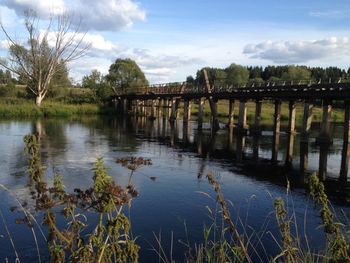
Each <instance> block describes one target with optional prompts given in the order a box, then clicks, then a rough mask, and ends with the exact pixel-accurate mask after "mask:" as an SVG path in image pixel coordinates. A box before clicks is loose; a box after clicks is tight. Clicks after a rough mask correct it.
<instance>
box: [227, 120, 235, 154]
mask: <svg viewBox="0 0 350 263" xmlns="http://www.w3.org/2000/svg"><path fill="white" fill-rule="evenodd" d="M233 143H234V132H233V126H228V145H227V148H228V151H229V152H233V151H234V147H233Z"/></svg>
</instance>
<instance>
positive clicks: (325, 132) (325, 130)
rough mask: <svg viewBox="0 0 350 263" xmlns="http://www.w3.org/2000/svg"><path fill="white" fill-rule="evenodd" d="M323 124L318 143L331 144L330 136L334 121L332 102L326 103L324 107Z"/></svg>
mask: <svg viewBox="0 0 350 263" xmlns="http://www.w3.org/2000/svg"><path fill="white" fill-rule="evenodd" d="M322 110H323V111H322V123H321V132H320V135H319V137H318V138H317V142H318V143H320V144H322V143H327V144H329V143H331V142H332V138H331V134H330V128H331V120H332V104H331V102H330V101H324V102H323V107H322Z"/></svg>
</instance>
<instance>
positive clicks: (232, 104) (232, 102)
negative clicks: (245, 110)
mask: <svg viewBox="0 0 350 263" xmlns="http://www.w3.org/2000/svg"><path fill="white" fill-rule="evenodd" d="M234 113H235V100H233V99H230V100H229V112H228V124H227V125H228V126H229V127H230V126H231V127H233V126H234V125H235V124H234Z"/></svg>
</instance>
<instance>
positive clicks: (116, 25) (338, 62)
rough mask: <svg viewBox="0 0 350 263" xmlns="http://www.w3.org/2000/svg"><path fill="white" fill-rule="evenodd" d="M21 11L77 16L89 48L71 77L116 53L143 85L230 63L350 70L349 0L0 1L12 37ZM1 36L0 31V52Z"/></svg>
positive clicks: (103, 65) (19, 34) (1, 49)
mask: <svg viewBox="0 0 350 263" xmlns="http://www.w3.org/2000/svg"><path fill="white" fill-rule="evenodd" d="M28 9H33V10H35V11H36V13H37V14H38V16H39V17H40V19H41V25H42V26H44V25H45V22H47V21H48V20H47V19H48V17H49V16H50V15H51V14H62V13H63V12H69V13H72V14H74V15H75V16H76V17H80V18H81V19H82V24H81V25H82V27H81V30H82V31H83V32H87V34H86V36H85V38H84V41H86V42H89V43H91V48H90V50H89V51H88V52H87V54H86V55H85V56H84V57H83V58H81V59H79V60H76V61H74V62H72V63H71V64H70V65H68V67H69V70H70V76H71V77H72V78H73V79H74V80H75V81H76V82H79V81H81V79H82V77H83V76H84V75H88V74H89V73H90V72H91V71H92V70H93V69H97V70H99V71H101V72H102V73H103V74H107V73H108V69H109V66H110V65H111V64H112V63H113V62H114V61H115V60H116V59H117V58H131V59H133V60H135V61H136V62H137V64H138V65H139V66H140V68H141V69H142V70H143V72H144V73H145V75H146V77H147V78H148V80H149V81H150V83H164V82H174V81H184V80H185V79H186V77H187V76H189V75H195V74H196V71H197V70H198V69H200V68H202V67H205V66H209V67H221V68H225V67H227V66H229V65H230V64H231V63H236V64H241V65H245V66H250V65H253V66H255V65H258V66H266V65H285V64H295V65H308V66H321V67H327V66H337V67H341V68H345V69H348V68H349V67H350V1H349V0H332V1H326V0H317V1H316V0H308V1H305V0H294V1H290V0H289V1H287V0H264V1H262V0H254V1H253V0H244V1H236V0H216V1H213V0H211V1H208V0H177V1H173V0H172V1H170V0H139V1H135V0H0V19H1V23H2V24H3V25H4V27H5V28H6V30H7V31H8V32H9V33H10V35H12V36H14V37H15V38H16V39H19V40H21V39H23V40H25V39H26V34H25V33H26V32H25V30H24V27H23V15H24V11H25V10H28ZM76 21H78V19H76ZM74 23H75V22H74ZM5 39H6V38H5V36H4V34H3V33H0V54H1V56H5V55H6V54H5V53H6V51H7V47H8V45H7V43H6V40H5Z"/></svg>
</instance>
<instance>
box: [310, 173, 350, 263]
mask: <svg viewBox="0 0 350 263" xmlns="http://www.w3.org/2000/svg"><path fill="white" fill-rule="evenodd" d="M309 189H310V195H311V197H312V198H313V199H314V202H315V204H316V205H320V206H321V211H320V214H321V218H322V221H323V227H324V230H325V232H326V234H327V241H328V243H329V250H330V254H331V256H332V260H333V262H339V263H340V262H350V255H349V243H348V240H347V239H346V238H345V236H344V233H346V232H345V231H344V229H343V227H342V225H341V224H339V222H335V216H334V214H333V213H332V211H331V209H330V205H329V200H328V197H327V195H326V193H325V189H324V185H323V183H322V182H320V181H319V179H318V177H317V175H316V173H314V174H312V175H311V176H310V179H309Z"/></svg>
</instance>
